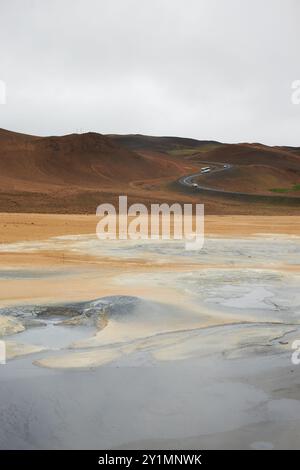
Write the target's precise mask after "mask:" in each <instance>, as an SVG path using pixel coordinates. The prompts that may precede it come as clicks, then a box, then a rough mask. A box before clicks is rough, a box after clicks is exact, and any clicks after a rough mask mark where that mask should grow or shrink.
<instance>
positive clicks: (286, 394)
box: [0, 236, 300, 449]
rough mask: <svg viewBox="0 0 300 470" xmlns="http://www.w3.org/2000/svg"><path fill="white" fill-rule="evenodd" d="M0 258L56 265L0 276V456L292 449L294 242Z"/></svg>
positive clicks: (296, 397)
mask: <svg viewBox="0 0 300 470" xmlns="http://www.w3.org/2000/svg"><path fill="white" fill-rule="evenodd" d="M0 251H2V252H5V253H15V254H16V256H17V255H18V253H32V255H34V256H37V255H39V254H41V255H42V254H43V253H48V252H51V253H55V252H57V253H58V256H59V254H60V253H64V256H65V257H66V260H67V261H66V263H65V264H58V263H56V264H55V262H53V265H51V266H48V265H47V266H41V263H39V262H38V260H37V258H33V265H32V267H28V266H27V267H24V266H17V267H16V266H15V265H14V266H2V267H1V268H0V279H1V282H2V285H3V286H4V287H3V290H1V299H2V300H1V304H0V307H1V309H0V334H1V339H2V340H5V342H6V351H7V364H6V365H0V394H1V401H0V420H1V427H0V428H1V429H0V447H1V448H26V449H27V448H28V449H30V448H76V447H81V448H106V449H107V448H114V447H116V448H120V447H124V448H126V447H128V448H192V447H193V448H200V449H201V448H202V449H203V448H215V447H219V448H285V447H295V448H297V447H298V446H299V438H300V426H299V425H300V392H299V385H298V384H299V379H298V378H299V370H300V369H299V367H300V366H297V365H294V364H293V363H292V362H291V357H292V353H293V349H292V343H293V341H294V340H296V339H300V321H299V318H300V315H299V314H300V289H299V260H300V257H299V253H300V240H299V239H298V238H297V237H284V236H273V237H270V236H260V237H253V238H244V239H232V238H227V239H221V238H207V239H206V242H205V246H204V248H203V250H201V251H200V252H194V251H186V250H184V245H183V244H181V243H179V242H175V241H169V242H151V241H135V242H126V244H124V242H123V243H122V242H117V241H116V242H112V241H110V242H106V243H103V242H102V243H100V242H99V241H98V240H95V237H93V236H68V237H56V238H52V239H49V240H47V241H45V242H26V243H15V244H6V245H2V246H1V247H0ZM70 257H71V258H72V259H71V261H70ZM68 259H69V262H68ZM34 260H35V262H36V266H35V265H34ZM72 293H73V299H72Z"/></svg>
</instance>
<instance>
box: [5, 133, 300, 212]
mask: <svg viewBox="0 0 300 470" xmlns="http://www.w3.org/2000/svg"><path fill="white" fill-rule="evenodd" d="M207 162H208V163H209V164H211V165H213V162H219V163H231V164H233V165H234V167H233V168H232V169H231V170H230V171H227V172H221V173H215V174H211V175H206V177H205V184H206V185H207V184H208V185H210V186H211V187H216V188H221V189H222V188H223V189H225V190H229V191H241V190H242V189H243V190H247V191H249V192H252V193H253V194H258V193H262V194H266V193H268V192H269V194H271V195H272V194H273V193H272V192H270V189H275V190H279V192H280V191H281V190H283V191H282V192H285V191H287V192H288V193H289V194H290V191H291V190H292V189H293V188H294V187H295V185H297V183H299V182H300V179H299V176H300V173H299V171H300V156H299V152H298V149H295V148H290V147H268V146H264V145H261V144H231V145H229V144H221V143H219V142H215V141H197V140H195V139H184V138H178V137H151V136H142V135H129V136H117V135H110V136H104V135H101V134H97V133H93V132H89V133H87V134H71V135H66V136H61V137H58V136H54V137H38V136H30V135H25V134H19V133H14V132H10V131H6V130H1V129H0V212H60V213H64V212H65V213H86V212H90V213H94V212H95V209H96V207H97V205H98V204H100V203H102V202H112V203H115V204H116V203H117V198H118V195H119V194H127V195H128V198H129V203H131V202H143V203H146V204H148V205H149V204H150V203H152V202H163V201H165V202H169V203H173V202H182V203H184V202H194V203H195V202H204V203H205V205H206V212H208V213H274V211H275V212H276V211H278V208H277V207H274V206H273V205H271V206H270V204H268V203H266V202H261V201H255V200H249V201H248V202H245V201H239V200H238V199H236V200H235V201H228V200H227V199H226V198H222V196H220V195H219V196H218V197H215V196H214V195H213V194H199V192H196V191H191V190H190V189H189V188H184V187H182V186H180V184H178V179H179V178H180V176H182V175H189V174H192V173H196V172H198V171H199V168H200V167H201V166H203V164H204V163H205V164H207ZM294 189H295V188H294ZM293 194H295V195H296V196H297V195H298V194H299V192H298V190H295V191H294V193H293ZM277 195H278V194H277ZM295 210H296V211H298V209H297V208H296V209H295V208H294V207H289V205H288V203H286V207H285V209H284V212H285V213H295Z"/></svg>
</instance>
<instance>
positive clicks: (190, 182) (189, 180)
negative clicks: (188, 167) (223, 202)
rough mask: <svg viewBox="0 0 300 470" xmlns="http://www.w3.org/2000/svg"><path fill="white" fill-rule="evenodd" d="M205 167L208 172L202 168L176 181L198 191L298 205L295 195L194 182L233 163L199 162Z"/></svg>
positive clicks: (225, 168) (298, 200) (230, 166)
mask: <svg viewBox="0 0 300 470" xmlns="http://www.w3.org/2000/svg"><path fill="white" fill-rule="evenodd" d="M201 163H203V164H205V165H207V167H208V166H209V168H210V171H209V172H204V171H203V170H201V171H199V172H197V173H193V174H192V175H186V176H182V177H181V178H179V180H178V181H177V183H179V184H180V185H182V186H185V187H188V188H190V189H193V190H194V191H199V192H209V193H211V194H216V195H223V196H229V197H234V198H240V199H241V198H244V199H247V200H249V199H252V200H254V199H256V200H262V201H269V202H281V203H284V202H290V203H296V204H297V205H298V204H299V205H300V197H297V196H279V195H270V194H253V193H244V192H234V191H226V190H225V189H219V188H211V187H209V186H206V185H203V184H200V183H199V182H198V181H197V182H196V181H195V179H196V178H199V177H202V178H205V176H206V175H207V174H210V175H211V174H213V173H218V172H221V171H229V170H231V169H232V168H234V165H232V164H230V163H220V162H211V161H210V162H205V161H203V162H201Z"/></svg>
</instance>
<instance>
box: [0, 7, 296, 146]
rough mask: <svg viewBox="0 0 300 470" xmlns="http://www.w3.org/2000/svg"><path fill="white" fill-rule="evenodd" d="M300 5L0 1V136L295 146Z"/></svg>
mask: <svg viewBox="0 0 300 470" xmlns="http://www.w3.org/2000/svg"><path fill="white" fill-rule="evenodd" d="M299 24H300V1H299V0H226V1H225V0H10V1H5V0H0V80H3V81H4V82H5V83H6V90H7V103H6V104H5V105H0V127H3V128H6V129H10V130H16V131H21V132H26V133H30V134H39V135H52V134H59V135H60V134H66V133H71V132H76V131H78V130H82V131H85V132H86V131H96V132H101V133H143V134H150V135H177V136H184V137H195V138H198V139H213V140H220V141H223V142H241V141H248V142H254V141H260V142H263V143H267V144H271V145H277V144H286V145H298V146H300V132H299V124H300V104H299V105H293V104H292V103H291V93H292V89H291V85H292V82H293V81H294V80H297V79H300V27H299Z"/></svg>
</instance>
